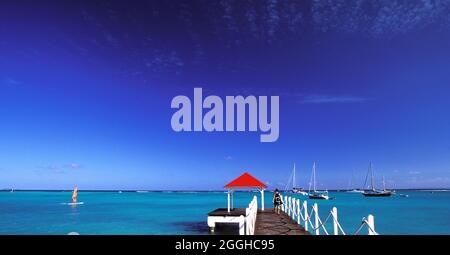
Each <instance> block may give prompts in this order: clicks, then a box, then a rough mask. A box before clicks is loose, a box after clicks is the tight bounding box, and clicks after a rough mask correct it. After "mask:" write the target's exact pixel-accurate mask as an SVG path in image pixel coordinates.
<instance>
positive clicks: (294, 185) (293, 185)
mask: <svg viewBox="0 0 450 255" xmlns="http://www.w3.org/2000/svg"><path fill="white" fill-rule="evenodd" d="M295 187H296V184H295V163H294V175H293V176H292V189H295Z"/></svg>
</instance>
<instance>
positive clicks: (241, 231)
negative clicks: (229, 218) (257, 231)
mask: <svg viewBox="0 0 450 255" xmlns="http://www.w3.org/2000/svg"><path fill="white" fill-rule="evenodd" d="M239 235H247V233H245V217H244V215H241V216H239Z"/></svg>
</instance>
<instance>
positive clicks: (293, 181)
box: [286, 163, 308, 196]
mask: <svg viewBox="0 0 450 255" xmlns="http://www.w3.org/2000/svg"><path fill="white" fill-rule="evenodd" d="M291 176H292V190H291V191H292V193H295V194H300V195H304V196H307V195H308V193H307V192H305V191H304V190H303V189H302V188H298V187H297V185H296V182H295V163H294V169H293V170H292V174H291ZM289 183H290V180H289V181H288V185H287V186H289ZM286 190H288V188H287V187H286Z"/></svg>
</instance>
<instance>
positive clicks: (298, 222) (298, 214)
mask: <svg viewBox="0 0 450 255" xmlns="http://www.w3.org/2000/svg"><path fill="white" fill-rule="evenodd" d="M296 207H297V224H299V225H300V213H301V211H300V199H297V203H296Z"/></svg>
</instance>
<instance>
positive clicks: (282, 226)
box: [255, 209, 309, 235]
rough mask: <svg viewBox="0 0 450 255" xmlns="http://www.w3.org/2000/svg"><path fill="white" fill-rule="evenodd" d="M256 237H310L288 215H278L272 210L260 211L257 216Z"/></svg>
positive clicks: (282, 213) (281, 213)
mask: <svg viewBox="0 0 450 255" xmlns="http://www.w3.org/2000/svg"><path fill="white" fill-rule="evenodd" d="M255 235H309V233H308V232H307V231H306V230H305V229H304V228H303V227H302V226H300V225H299V224H297V223H296V222H294V221H293V220H292V218H291V217H289V216H288V215H287V214H286V213H284V212H280V215H278V214H276V213H275V212H274V211H273V210H272V209H266V210H264V211H261V210H258V214H257V215H256V224H255Z"/></svg>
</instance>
